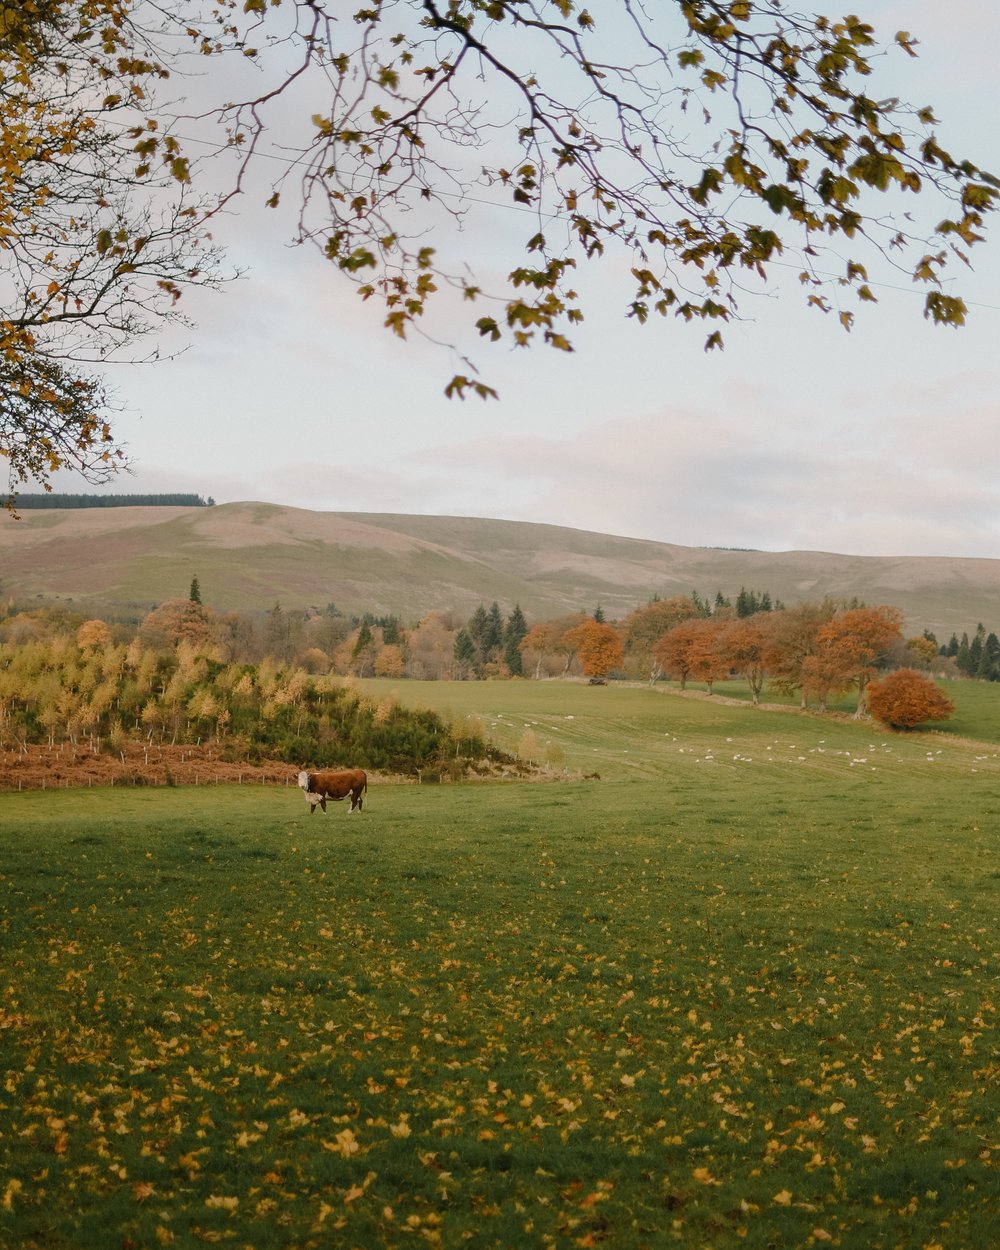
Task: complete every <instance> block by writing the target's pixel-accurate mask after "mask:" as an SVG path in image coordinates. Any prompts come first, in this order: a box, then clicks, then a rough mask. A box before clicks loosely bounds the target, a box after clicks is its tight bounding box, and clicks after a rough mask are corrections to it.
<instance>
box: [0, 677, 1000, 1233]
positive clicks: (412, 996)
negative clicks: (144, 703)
mask: <svg viewBox="0 0 1000 1250" xmlns="http://www.w3.org/2000/svg"><path fill="white" fill-rule="evenodd" d="M400 694H401V695H403V694H405V695H406V697H407V698H412V699H414V700H418V701H423V702H425V704H426V705H428V706H429V705H431V703H432V700H437V701H438V705H439V706H440V707H442V708H443V709H445V710H449V711H450V712H451V713H452V715H453V716H455V717H456V718H462V717H466V716H480V717H482V719H483V721H484V723H485V724H486V725H487V727H488V728H489V730H490V732H491V734H492V735H493V736H494V738H496V739H497V740H498V741H500V742H501V743H502V744H504V745H508V746H512V745H516V743H517V742H518V741H520V740H521V739H522V738H523V735H524V733H525V730H526V729H528V728H530V729H531V730H532V732H533V733H534V734H535V736H536V738H537V739H538V741H539V742H540V743H542V744H543V745H544V744H545V743H546V742H548V743H553V742H555V743H556V744H557V745H558V747H559V749H560V751H561V752H562V754H563V756H564V760H565V767H566V768H568V769H572V770H574V771H576V772H598V773H600V775H601V778H602V779H601V780H600V781H553V782H552V783H551V784H544V783H514V782H506V783H479V784H468V785H422V786H413V785H405V786H404V785H388V784H384V785H379V786H374V785H373V786H372V787H371V789H370V792H369V796H368V801H367V806H366V809H365V812H364V813H363V815H362V816H356V815H355V816H348V815H347V813H346V810H345V809H344V807H343V806H342V805H333V806H331V810H330V812H329V814H328V815H327V816H326V817H325V818H324V817H323V816H322V815H320V814H317V815H315V816H313V817H310V816H309V815H308V810H307V807H306V804H305V803H304V802H303V800H302V797H301V795H300V794H298V792H297V791H295V790H293V789H287V790H286V789H277V788H264V787H234V788H229V789H226V788H223V787H218V788H216V787H199V788H197V789H179V788H166V789H159V790H151V789H148V790H147V789H134V790H129V791H120V790H115V791H105V792H101V791H78V792H72V791H58V792H51V791H50V792H37V791H36V792H32V793H25V794H14V795H5V796H0V950H2V954H3V972H4V977H3V983H2V998H0V1051H2V1069H3V1072H2V1080H3V1096H2V1099H0V1156H2V1157H0V1245H2V1246H4V1247H6V1246H11V1247H15V1246H16V1247H22V1246H23V1247H29V1248H32V1250H35V1248H37V1250H41V1248H43V1247H44V1248H45V1250H119V1248H121V1250H126V1248H128V1250H147V1248H149V1250H154V1248H155V1247H159V1246H169V1245H173V1246H175V1247H178V1248H186V1247H189V1246H191V1247H194V1246H199V1245H203V1244H206V1243H208V1244H215V1243H220V1244H223V1245H228V1246H233V1247H239V1248H240V1250H242V1248H244V1247H252V1248H253V1250H268V1248H272V1247H282V1248H289V1250H291V1248H293V1247H294V1248H296V1250H298V1248H303V1250H304V1248H306V1247H317V1248H319V1247H335V1248H337V1250H339V1248H341V1247H344V1248H347V1250H353V1248H355V1247H356V1248H358V1250H363V1248H368V1247H383V1246H384V1247H408V1246H418V1245H431V1246H442V1247H461V1246H465V1245H469V1246H472V1247H496V1248H500V1247H505V1248H506V1247H521V1246H525V1247H535V1246H538V1247H543V1246H558V1247H562V1246H566V1247H571V1246H605V1247H611V1248H614V1250H626V1248H627V1250H631V1248H633V1247H659V1246H681V1247H685V1248H697V1250H700V1248H702V1247H710V1248H711V1250H716V1248H721V1247H730V1246H732V1247H739V1246H747V1247H753V1248H755V1250H771V1248H785V1247H788V1248H791V1247H796V1248H798V1247H807V1246H813V1245H816V1246H822V1245H827V1244H828V1245H835V1246H841V1247H848V1248H850V1250H890V1248H899V1250H915V1248H919V1250H931V1248H932V1247H939V1248H941V1250H987V1248H989V1247H992V1246H994V1245H996V1238H997V1232H996V1229H997V1216H998V1207H1000V1201H998V1195H1000V1176H998V1161H1000V1045H998V1041H997V1037H998V1034H997V1007H996V1005H997V1000H998V994H1000V983H998V982H1000V971H998V969H1000V961H998V956H1000V931H998V925H997V917H998V915H1000V835H998V830H1000V763H998V752H997V750H996V749H994V748H992V747H988V746H983V745H980V744H976V743H969V742H965V741H963V740H961V739H958V738H955V737H954V736H952V737H948V736H946V735H941V734H933V735H906V736H893V735H885V734H884V733H878V732H873V730H872V727H871V726H870V725H855V724H852V723H849V722H845V721H842V720H833V719H831V720H827V721H824V720H821V719H819V718H813V717H801V716H799V715H797V714H796V713H794V712H787V713H784V712H778V713H771V712H755V711H753V710H752V709H749V708H746V707H738V706H731V705H725V704H713V703H711V702H710V701H706V700H698V699H680V698H676V697H672V696H669V695H663V694H661V693H659V692H655V691H646V690H619V689H615V688H613V687H607V688H597V689H593V688H589V687H586V686H581V685H565V686H564V685H559V684H555V683H528V682H525V683H511V682H507V683H495V684H484V683H469V684H468V685H465V684H461V685H459V684H455V685H452V686H450V687H444V686H443V685H440V686H438V687H437V688H436V689H435V690H428V689H423V690H421V689H418V688H416V687H413V688H410V687H407V688H406V689H402V688H401V689H400ZM971 715H972V713H971V712H970V716H971Z"/></svg>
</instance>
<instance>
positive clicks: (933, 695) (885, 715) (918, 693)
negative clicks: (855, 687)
mask: <svg viewBox="0 0 1000 1250" xmlns="http://www.w3.org/2000/svg"><path fill="white" fill-rule="evenodd" d="M868 707H869V710H870V711H871V714H872V716H874V717H875V719H876V720H879V721H881V722H882V724H883V725H889V726H891V728H893V729H914V728H915V727H916V726H917V725H922V724H924V722H925V721H929V720H947V719H948V717H949V716H951V714H952V712H954V710H955V705H954V703H952V701H951V699H949V698H948V696H947V695H946V694H945V693H944V691H943V690H941V689H940V688H939V687H938V686H935V684H934V683H933V682H932V681H931V679H930V678H929V677H926V676H925V675H924V674H923V673H918V672H917V671H916V670H915V669H912V668H899V669H897V670H896V671H895V672H894V673H890V674H889V675H888V676H887V677H884V678H883V679H882V680H881V681H874V682H872V683H871V684H870V686H869V687H868Z"/></svg>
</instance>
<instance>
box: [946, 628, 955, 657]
mask: <svg viewBox="0 0 1000 1250" xmlns="http://www.w3.org/2000/svg"><path fill="white" fill-rule="evenodd" d="M944 654H945V655H950V656H951V658H952V659H954V658H955V656H956V655H958V636H957V635H956V634H952V636H951V637H950V638H949V639H948V645H947V646H946V647H945V648H944Z"/></svg>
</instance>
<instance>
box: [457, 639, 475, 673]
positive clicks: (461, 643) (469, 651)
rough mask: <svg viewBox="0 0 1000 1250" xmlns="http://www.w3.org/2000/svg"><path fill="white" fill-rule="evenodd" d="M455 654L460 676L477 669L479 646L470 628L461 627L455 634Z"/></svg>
mask: <svg viewBox="0 0 1000 1250" xmlns="http://www.w3.org/2000/svg"><path fill="white" fill-rule="evenodd" d="M454 656H455V663H456V665H457V666H458V675H459V677H468V675H469V674H470V673H473V672H475V671H476V667H477V664H478V660H479V648H478V646H477V645H476V640H475V639H474V638H473V636H472V633H471V631H470V630H468V629H460V630H459V631H458V633H457V634H456V635H455V646H454Z"/></svg>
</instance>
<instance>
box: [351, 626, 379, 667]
mask: <svg viewBox="0 0 1000 1250" xmlns="http://www.w3.org/2000/svg"><path fill="white" fill-rule="evenodd" d="M373 640H374V635H373V634H372V627H371V625H370V624H369V623H368V621H365V620H363V621H362V622H361V628H360V629H359V630H358V636H357V639H356V641H355V643H354V651H353V652H352V655H353V656H354V657H355V658H357V656H359V655H360V654H361V652H362V651H364V649H365V647H370V646H371V645H372V642H373Z"/></svg>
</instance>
